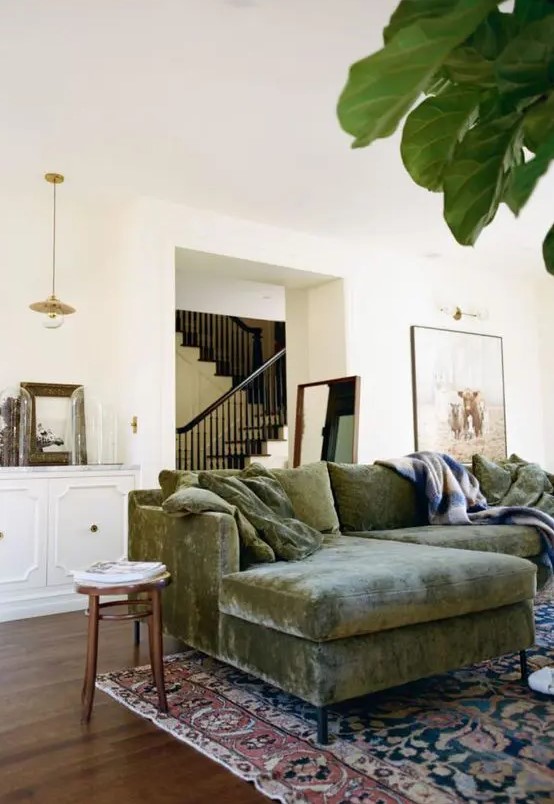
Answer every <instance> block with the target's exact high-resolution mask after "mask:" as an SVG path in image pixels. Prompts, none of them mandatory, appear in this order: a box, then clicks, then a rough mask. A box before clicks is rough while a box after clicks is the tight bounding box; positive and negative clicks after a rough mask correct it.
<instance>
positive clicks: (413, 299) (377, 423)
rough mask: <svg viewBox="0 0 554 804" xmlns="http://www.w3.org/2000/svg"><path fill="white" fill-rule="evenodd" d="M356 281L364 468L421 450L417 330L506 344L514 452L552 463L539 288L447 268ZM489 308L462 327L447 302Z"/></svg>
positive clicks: (353, 343) (354, 362)
mask: <svg viewBox="0 0 554 804" xmlns="http://www.w3.org/2000/svg"><path fill="white" fill-rule="evenodd" d="M378 276H379V280H378V288H377V287H376V281H375V280H376V277H375V275H369V274H366V275H365V276H364V275H359V276H356V277H353V278H352V279H351V282H350V299H349V308H350V313H351V315H350V319H349V324H350V333H349V335H350V350H349V373H352V374H360V375H361V377H362V387H361V418H360V442H359V444H360V448H359V456H358V457H359V461H360V462H369V461H373V460H374V459H376V458H378V457H381V458H382V457H391V456H396V455H402V454H405V453H407V452H411V451H413V449H414V431H413V420H412V415H413V414H412V411H413V408H412V383H411V356H410V326H411V325H413V324H415V325H422V326H433V327H440V328H444V329H452V330H459V331H470V332H482V333H487V334H491V335H499V336H501V337H502V338H503V353H504V384H505V397H506V429H507V442H508V452H517V453H519V454H521V455H523V456H524V457H526V458H527V459H529V460H536V461H538V462H540V463H542V462H545V461H546V462H549V463H550V464H552V462H553V459H554V452H550V453H547V452H546V451H545V441H544V430H543V397H542V388H541V361H540V358H539V332H538V327H537V305H536V298H535V288H534V284H533V283H532V282H529V280H525V279H522V278H512V279H510V278H509V277H504V278H503V279H502V280H501V281H499V279H498V277H497V276H494V275H493V274H489V275H485V274H483V273H482V272H479V273H476V272H473V271H471V270H467V271H465V272H464V273H461V272H457V271H455V270H449V269H448V268H445V267H443V266H436V265H435V264H433V265H428V266H417V265H411V266H409V265H402V266H400V267H398V266H395V265H394V264H392V263H389V264H387V263H385V262H383V264H382V265H381V266H380V268H379V272H378ZM445 296H446V297H447V299H450V304H452V305H456V304H460V306H461V307H462V309H469V310H471V309H472V308H475V307H478V308H483V307H484V308H486V309H487V310H488V314H489V317H488V319H487V320H484V321H479V320H476V319H471V318H470V319H468V318H463V319H462V320H461V321H459V322H456V321H454V320H453V319H452V318H450V317H448V316H446V315H444V314H443V313H441V312H440V311H439V306H440V303H441V299H442V300H444V297H445Z"/></svg>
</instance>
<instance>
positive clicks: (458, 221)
mask: <svg viewBox="0 0 554 804" xmlns="http://www.w3.org/2000/svg"><path fill="white" fill-rule="evenodd" d="M521 117H522V116H521V115H520V114H511V115H506V116H505V117H500V118H497V119H496V120H490V121H488V122H486V123H478V124H477V125H475V126H474V127H473V128H471V129H470V130H469V131H468V132H467V134H466V135H465V137H464V138H463V140H462V141H461V142H460V144H459V145H458V147H457V148H456V151H455V153H454V156H453V158H452V161H451V162H450V164H449V165H448V166H447V167H446V169H445V172H444V217H445V220H446V222H447V224H448V226H449V227H450V230H451V232H452V234H453V235H454V237H455V238H456V240H457V241H458V243H461V244H462V245H464V246H472V245H473V244H474V243H475V241H476V240H477V238H478V237H479V235H480V234H481V231H482V230H483V228H484V227H485V226H487V224H489V223H490V222H491V221H492V219H493V218H494V216H495V215H496V211H497V209H498V205H499V203H500V201H501V200H502V197H503V195H504V191H505V187H506V181H507V175H508V174H507V173H506V164H505V163H506V160H507V159H508V158H509V156H510V154H513V153H515V152H517V148H516V144H517V143H518V141H520V140H521Z"/></svg>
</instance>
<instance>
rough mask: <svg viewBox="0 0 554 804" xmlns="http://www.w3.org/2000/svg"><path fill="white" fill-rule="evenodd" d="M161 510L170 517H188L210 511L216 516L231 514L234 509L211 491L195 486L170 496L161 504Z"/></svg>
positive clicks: (184, 487) (181, 489)
mask: <svg viewBox="0 0 554 804" xmlns="http://www.w3.org/2000/svg"><path fill="white" fill-rule="evenodd" d="M162 508H163V509H164V511H165V512H166V514H169V515H170V516H188V515H190V514H203V513H205V512H206V511H212V512H213V513H216V514H231V516H233V514H234V512H235V509H234V508H233V506H232V505H229V503H228V502H225V500H224V499H223V498H222V497H218V495H217V494H214V493H213V491H209V490H208V489H201V488H198V487H197V486H188V487H187V486H183V487H181V488H178V489H177V491H175V492H174V493H173V494H170V495H169V497H167V498H166V499H165V500H164V501H163V503H162Z"/></svg>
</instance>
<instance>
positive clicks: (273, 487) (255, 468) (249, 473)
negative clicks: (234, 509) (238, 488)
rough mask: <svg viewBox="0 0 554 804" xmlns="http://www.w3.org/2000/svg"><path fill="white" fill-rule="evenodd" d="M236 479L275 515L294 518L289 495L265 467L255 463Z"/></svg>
mask: <svg viewBox="0 0 554 804" xmlns="http://www.w3.org/2000/svg"><path fill="white" fill-rule="evenodd" d="M236 477H238V478H239V480H240V481H241V482H242V483H244V485H245V486H246V487H247V488H249V489H251V490H252V491H253V492H254V494H255V495H256V497H258V498H259V499H260V500H261V501H262V502H264V503H265V504H266V505H267V506H268V507H269V508H271V510H272V511H273V513H274V514H277V516H280V517H284V518H293V517H294V509H293V507H292V504H291V501H290V500H289V498H288V496H287V493H286V492H285V490H284V489H283V487H282V486H281V484H280V483H279V481H278V480H276V479H275V478H274V477H273V475H272V474H271V473H270V472H269V471H268V470H267V469H266V468H265V466H262V465H261V464H259V463H253V464H251V465H250V466H247V467H246V469H243V470H242V471H241V472H239V474H238V475H236Z"/></svg>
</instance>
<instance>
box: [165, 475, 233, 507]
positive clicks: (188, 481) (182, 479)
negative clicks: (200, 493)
mask: <svg viewBox="0 0 554 804" xmlns="http://www.w3.org/2000/svg"><path fill="white" fill-rule="evenodd" d="M210 471H211V472H212V473H213V474H217V475H222V476H223V477H225V476H226V475H230V476H232V475H236V474H238V473H239V471H240V470H239V469H211V470H210ZM158 481H159V483H160V487H161V490H162V499H164V500H165V499H166V498H167V497H169V496H170V494H173V493H174V492H175V491H177V489H178V488H182V487H183V486H184V487H188V486H197V485H198V472H189V471H187V470H185V469H162V471H161V472H160V474H159V477H158Z"/></svg>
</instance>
